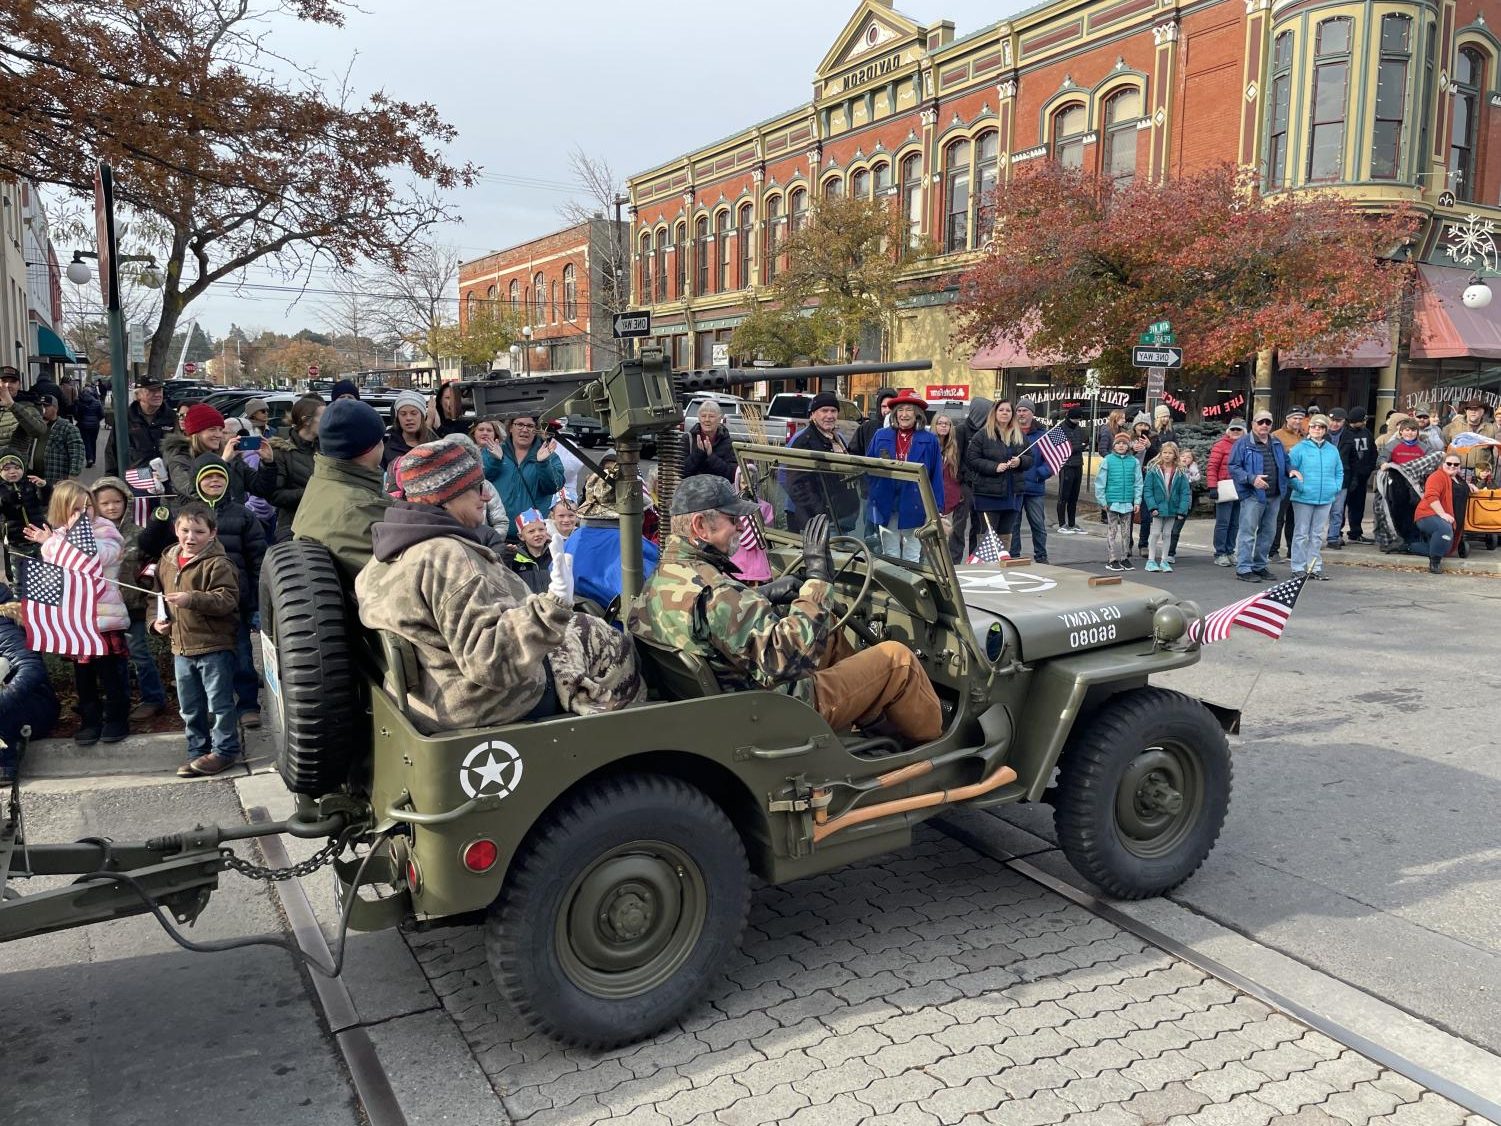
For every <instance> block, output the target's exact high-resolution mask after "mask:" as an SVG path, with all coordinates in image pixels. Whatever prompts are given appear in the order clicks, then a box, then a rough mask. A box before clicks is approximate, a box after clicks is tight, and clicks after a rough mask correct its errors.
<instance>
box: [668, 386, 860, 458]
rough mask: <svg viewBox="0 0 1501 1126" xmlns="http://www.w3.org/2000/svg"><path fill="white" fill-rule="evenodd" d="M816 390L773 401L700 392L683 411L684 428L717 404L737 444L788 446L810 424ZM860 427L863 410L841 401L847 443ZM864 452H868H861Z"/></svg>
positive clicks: (789, 393) (842, 430)
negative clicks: (702, 409) (704, 409)
mask: <svg viewBox="0 0 1501 1126" xmlns="http://www.w3.org/2000/svg"><path fill="white" fill-rule="evenodd" d="M813 395H814V392H812V391H784V392H783V393H781V394H780V395H773V396H772V398H771V402H769V403H762V402H758V401H757V400H754V399H742V398H740V396H738V395H723V394H718V393H714V392H707V391H704V392H700V393H698V394H696V395H694V396H693V397H692V398H690V399H689V400H688V405H687V408H686V409H685V410H684V411H683V429H684V430H687V429H689V428H690V427H692V426H693V424H694V423H695V422H697V421H698V408H699V407H700V406H702V405H703V404H704V403H713V404H714V405H715V406H717V407H718V408H719V413H720V414H721V415H722V416H723V418H724V428H725V429H726V430H728V431H729V434H730V438H731V439H733V440H734V441H736V442H754V443H756V444H758V445H769V446H785V445H786V444H787V443H788V442H789V441H790V440H791V439H792V436H793V435H794V434H796V433H797V432H798V431H799V430H801V429H802V428H803V427H805V426H807V425H808V404H809V403H811V402H812V401H813ZM859 425H860V408H859V407H858V406H856V405H855V403H854V402H853V401H851V400H849V399H840V400H839V422H838V428H839V432H840V433H841V434H842V435H844V438H845V440H846V441H849V440H850V439H852V438H854V436H855V430H856V429H857V428H858V427H859ZM859 452H862V453H863V452H864V451H859Z"/></svg>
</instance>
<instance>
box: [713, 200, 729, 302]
mask: <svg viewBox="0 0 1501 1126" xmlns="http://www.w3.org/2000/svg"><path fill="white" fill-rule="evenodd" d="M714 239H715V241H716V242H717V243H718V244H719V245H718V246H717V247H716V248H715V255H714V288H715V289H716V290H717V291H718V292H720V293H723V292H724V291H725V290H726V289H730V288H732V287H733V283H732V282H731V281H730V209H729V208H728V207H727V208H725V209H724V210H723V211H721V212H720V213H719V214H718V215H716V216H714Z"/></svg>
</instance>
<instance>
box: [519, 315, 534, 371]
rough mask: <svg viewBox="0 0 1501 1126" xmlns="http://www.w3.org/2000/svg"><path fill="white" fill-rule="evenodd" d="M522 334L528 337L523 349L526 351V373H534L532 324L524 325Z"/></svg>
mask: <svg viewBox="0 0 1501 1126" xmlns="http://www.w3.org/2000/svg"><path fill="white" fill-rule="evenodd" d="M521 335H522V336H523V337H525V338H526V345H525V347H523V348H522V351H523V352H525V353H526V374H527V375H531V374H532V326H531V325H522V326H521Z"/></svg>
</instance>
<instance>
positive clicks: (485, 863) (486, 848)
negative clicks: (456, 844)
mask: <svg viewBox="0 0 1501 1126" xmlns="http://www.w3.org/2000/svg"><path fill="white" fill-rule="evenodd" d="M463 858H464V867H465V868H468V869H469V870H470V871H471V872H488V871H489V870H490V869H491V868H494V867H495V862H496V861H497V860H499V859H500V849H499V848H498V847H497V846H496V844H495V842H494V841H490V840H486V839H485V838H483V837H481V838H480V839H479V840H477V841H470V842H469V843H468V844H467V845H465V846H464V857H463Z"/></svg>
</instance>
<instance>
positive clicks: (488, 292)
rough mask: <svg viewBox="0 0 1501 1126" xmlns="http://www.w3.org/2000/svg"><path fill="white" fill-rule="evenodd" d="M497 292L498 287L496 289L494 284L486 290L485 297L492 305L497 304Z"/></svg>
mask: <svg viewBox="0 0 1501 1126" xmlns="http://www.w3.org/2000/svg"><path fill="white" fill-rule="evenodd" d="M496 292H497V291H496V289H495V287H494V286H493V285H492V286H491V287H490V288H489V289H487V290H485V299H486V300H487V301H489V302H490V304H492V305H493V304H495V294H496Z"/></svg>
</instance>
